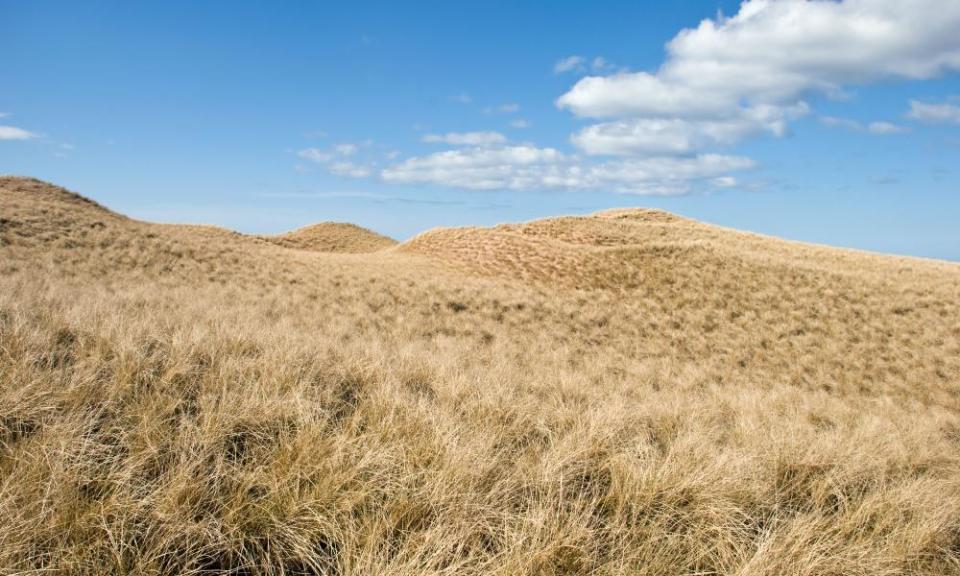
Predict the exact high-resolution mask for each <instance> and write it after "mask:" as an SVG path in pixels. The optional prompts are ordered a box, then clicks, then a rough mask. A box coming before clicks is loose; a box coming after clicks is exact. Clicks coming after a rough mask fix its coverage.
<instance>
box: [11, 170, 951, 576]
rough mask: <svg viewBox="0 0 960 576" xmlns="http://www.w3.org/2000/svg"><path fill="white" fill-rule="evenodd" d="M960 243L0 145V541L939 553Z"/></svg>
mask: <svg viewBox="0 0 960 576" xmlns="http://www.w3.org/2000/svg"><path fill="white" fill-rule="evenodd" d="M957 478H960V265H957V264H953V263H947V262H939V261H933V260H923V259H915V258H903V257H891V256H884V255H878V254H869V253H864V252H857V251H851V250H840V249H835V248H829V247H824V246H814V245H808V244H802V243H796V242H787V241H783V240H779V239H775V238H770V237H765V236H761V235H756V234H751V233H746V232H740V231H736V230H730V229H725V228H721V227H717V226H712V225H709V224H706V223H701V222H696V221H693V220H689V219H686V218H683V217H680V216H675V215H672V214H668V213H665V212H661V211H656V210H640V209H626V210H617V211H607V212H601V213H598V214H593V215H589V216H577V217H562V218H552V219H546V220H538V221H534V222H527V223H519V224H504V225H500V226H496V227H493V228H457V229H436V230H432V231H428V232H425V233H423V234H420V235H419V236H417V237H415V238H413V239H411V240H409V241H408V242H405V243H402V244H398V245H396V244H394V243H393V242H392V241H391V240H389V239H387V238H384V237H382V236H379V235H377V234H375V233H373V232H370V231H367V230H364V229H362V228H358V227H353V226H351V225H342V224H320V225H317V226H313V227H307V228H304V229H301V230H298V231H294V232H291V233H288V234H285V235H281V236H275V237H257V236H249V235H244V234H240V233H237V232H232V231H228V230H224V229H221V228H216V227H208V226H182V225H166V224H153V223H148V222H141V221H137V220H133V219H130V218H127V217H124V216H122V215H119V214H116V213H114V212H111V211H109V210H107V209H106V208H104V207H102V206H100V205H98V204H96V203H93V202H91V201H89V200H87V199H85V198H83V197H81V196H78V195H76V194H73V193H71V192H69V191H67V190H64V189H62V188H58V187H56V186H53V185H50V184H47V183H44V182H41V181H38V180H32V179H24V178H12V177H3V178H0V517H3V518H4V530H3V531H0V572H12V573H31V571H37V572H41V571H56V572H60V573H68V574H104V573H143V574H184V573H186V574H212V573H231V574H341V575H347V574H397V575H400V574H503V575H508V574H543V575H547V574H555V575H559V574H738V575H741V576H746V575H759V574H769V575H785V574H796V575H800V574H806V575H815V574H816V575H820V574H960V537H958V535H960V482H958V481H957Z"/></svg>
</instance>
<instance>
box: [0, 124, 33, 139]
mask: <svg viewBox="0 0 960 576" xmlns="http://www.w3.org/2000/svg"><path fill="white" fill-rule="evenodd" d="M36 137H37V135H36V134H34V133H33V132H29V131H27V130H24V129H23V128H17V127H16V126H0V140H29V139H31V138H36Z"/></svg>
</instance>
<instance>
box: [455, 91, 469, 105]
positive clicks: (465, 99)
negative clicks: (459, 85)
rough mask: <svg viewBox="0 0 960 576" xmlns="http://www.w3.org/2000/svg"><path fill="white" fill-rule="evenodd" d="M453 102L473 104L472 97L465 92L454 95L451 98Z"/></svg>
mask: <svg viewBox="0 0 960 576" xmlns="http://www.w3.org/2000/svg"><path fill="white" fill-rule="evenodd" d="M453 101H454V102H459V103H461V104H470V103H471V102H473V97H472V96H470V95H469V94H467V93H466V92H460V93H459V94H455V95H454V96H453Z"/></svg>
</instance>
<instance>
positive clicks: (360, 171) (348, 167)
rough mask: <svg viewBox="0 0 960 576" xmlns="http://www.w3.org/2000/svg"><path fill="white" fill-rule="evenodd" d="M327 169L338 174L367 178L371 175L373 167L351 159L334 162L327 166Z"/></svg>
mask: <svg viewBox="0 0 960 576" xmlns="http://www.w3.org/2000/svg"><path fill="white" fill-rule="evenodd" d="M327 169H328V170H329V171H330V172H331V173H332V174H336V175H338V176H350V177H352V178H365V177H367V176H369V175H370V171H371V168H370V167H369V166H363V165H359V164H356V163H354V162H349V161H341V162H333V163H331V164H329V165H328V166H327Z"/></svg>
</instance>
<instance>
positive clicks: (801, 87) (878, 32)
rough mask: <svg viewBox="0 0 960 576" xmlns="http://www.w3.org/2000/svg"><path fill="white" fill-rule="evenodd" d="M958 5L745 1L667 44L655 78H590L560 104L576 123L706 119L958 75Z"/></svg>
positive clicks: (928, 0)
mask: <svg viewBox="0 0 960 576" xmlns="http://www.w3.org/2000/svg"><path fill="white" fill-rule="evenodd" d="M958 27H960V4H958V3H956V2H941V1H940V0H914V1H912V2H902V1H899V0H846V1H843V2H825V1H813V2H809V1H805V0H748V1H746V2H744V3H743V4H742V5H741V7H740V11H739V12H738V13H737V15H736V16H733V17H731V18H723V17H719V18H717V19H716V20H704V21H703V22H701V23H700V25H699V26H698V27H697V28H695V29H687V30H683V31H681V32H680V33H679V34H678V35H677V36H676V37H674V39H673V40H671V41H670V42H669V43H668V44H667V54H668V56H667V60H666V62H665V63H664V64H663V66H662V67H661V68H660V70H658V71H657V72H655V73H648V72H633V73H622V74H615V75H613V76H608V77H589V78H584V79H583V80H581V81H580V82H578V83H577V84H576V85H575V86H574V87H573V89H571V90H570V91H569V92H567V93H566V94H564V95H563V96H561V98H560V99H559V101H558V103H559V105H560V106H562V107H564V108H568V109H570V110H571V111H573V112H574V113H575V114H577V115H579V116H591V117H609V116H623V115H664V114H670V115H673V114H680V115H711V114H716V113H723V112H726V111H729V110H731V109H735V108H736V107H738V106H739V105H740V104H741V102H744V101H745V102H747V103H748V105H750V104H756V103H762V104H779V103H783V102H785V101H792V100H795V99H796V98H798V97H799V96H801V95H802V94H804V93H806V92H808V91H821V92H835V91H839V90H842V87H843V86H844V85H851V84H860V83H865V82H871V81H875V80H880V79H883V78H891V77H894V78H896V77H899V78H912V79H922V78H931V77H934V76H937V75H938V74H940V73H942V72H944V71H947V70H956V69H960V35H958V34H957V33H956V31H957V29H958Z"/></svg>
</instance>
